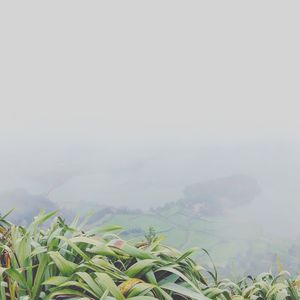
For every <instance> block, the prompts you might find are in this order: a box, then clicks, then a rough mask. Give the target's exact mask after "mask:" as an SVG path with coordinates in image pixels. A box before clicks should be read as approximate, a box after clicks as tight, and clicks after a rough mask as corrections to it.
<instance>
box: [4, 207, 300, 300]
mask: <svg viewBox="0 0 300 300" xmlns="http://www.w3.org/2000/svg"><path fill="white" fill-rule="evenodd" d="M54 216H55V212H51V213H47V214H45V213H40V214H39V215H38V216H36V217H35V218H34V220H33V222H32V223H31V224H29V225H28V226H27V227H21V226H16V225H14V224H12V223H10V222H8V221H7V220H6V216H3V217H1V218H0V231H1V237H0V250H1V251H0V258H1V268H0V271H1V272H0V280H1V285H0V299H1V300H51V299H53V300H54V299H56V300H59V299H60V300H63V299H69V300H71V299H73V300H75V299H77V300H125V299H132V300H154V299H159V300H172V299H173V300H192V299H195V300H208V299H214V300H246V299H266V300H277V299H290V300H299V299H300V290H299V280H297V278H296V279H293V278H292V277H290V275H289V274H288V272H285V271H283V270H281V268H280V266H279V267H278V271H279V273H278V274H274V275H273V274H272V273H262V274H260V275H258V276H256V277H251V276H248V277H245V278H242V279H241V280H239V281H237V282H234V281H231V280H229V279H222V278H221V277H220V274H218V271H217V269H215V268H214V266H213V265H212V267H211V268H210V269H205V268H203V266H201V265H200V264H198V263H196V262H195V261H194V260H193V259H192V258H191V255H192V254H193V253H195V251H196V250H195V249H189V250H186V251H184V252H180V251H178V250H176V249H174V248H172V247H170V246H168V245H166V244H165V243H162V238H161V237H160V235H157V234H155V233H154V232H152V231H151V232H149V234H147V235H146V237H145V238H143V239H140V240H139V241H132V240H125V239H122V238H120V236H119V235H118V232H119V231H120V230H121V228H120V227H118V226H103V227H92V228H90V229H88V228H86V227H85V226H84V225H83V224H81V223H80V222H79V219H74V221H73V222H72V223H71V224H66V223H65V222H64V221H63V219H62V218H61V217H54ZM49 221H50V223H49ZM45 222H46V223H48V226H47V225H45V224H46V223H45ZM205 254H206V255H207V256H208V255H209V253H208V252H205Z"/></svg>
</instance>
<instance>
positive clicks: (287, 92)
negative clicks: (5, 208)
mask: <svg viewBox="0 0 300 300" xmlns="http://www.w3.org/2000/svg"><path fill="white" fill-rule="evenodd" d="M298 11H299V3H297V2H279V1H263V2H256V1H252V2H241V1H228V2H227V1H226V2H210V1H209V2H197V1H190V2H179V1H163V2H162V1H148V2H141V1H128V2H121V1H120V2H118V1H116V2H111V1H110V2H100V3H99V2H79V1H63V2H61V1H51V2H38V1H30V2H26V3H25V2H24V3H23V2H14V3H11V2H6V3H2V4H1V10H0V14H1V15H0V25H1V26H0V28H1V29H0V30H1V47H0V54H1V55H0V60H1V67H0V77H1V78H0V101H1V107H0V166H1V168H0V182H1V184H0V191H2V192H4V191H7V190H13V189H16V188H24V189H26V190H28V191H30V192H32V193H41V194H46V195H48V196H49V198H50V199H51V200H52V201H54V202H57V203H59V204H60V205H63V204H64V203H66V204H68V205H72V203H84V204H85V206H86V207H88V206H89V205H91V206H93V207H94V206H95V205H99V206H100V205H113V206H120V205H126V206H129V207H138V208H142V209H147V208H149V207H153V206H158V205H161V204H163V203H165V202H168V201H175V200H178V199H180V197H181V196H182V191H183V189H184V187H185V186H187V185H189V184H191V183H194V182H200V181H202V180H207V179H211V178H217V177H222V176H230V175H232V174H247V175H250V176H253V177H254V178H256V179H257V181H258V182H259V183H260V185H261V188H262V194H261V196H260V197H259V198H258V199H256V200H255V202H253V203H251V204H249V206H247V207H244V208H240V209H239V214H240V215H241V216H243V217H249V218H251V219H252V220H254V221H255V222H258V223H260V224H263V225H264V226H265V229H266V230H271V229H272V230H273V232H275V233H277V234H287V233H288V232H290V228H292V227H294V226H299V225H300V224H299V223H300V222H299V221H298V219H299V218H298V212H299V209H300V204H299V194H300V187H299V186H300V185H299V182H300V158H299V153H300V143H299V128H300V118H299V108H300V107H299V96H300V91H299V82H300V81H299V80H300V78H299V77H300V73H299V70H300V59H299V53H300V49H299V48H300V46H299V39H298V35H299V33H298V31H299V28H300V27H299V25H300V24H299V23H300V19H299V17H298ZM270 221H271V222H272V226H270V225H268V224H270ZM274 224H276V226H274Z"/></svg>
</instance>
